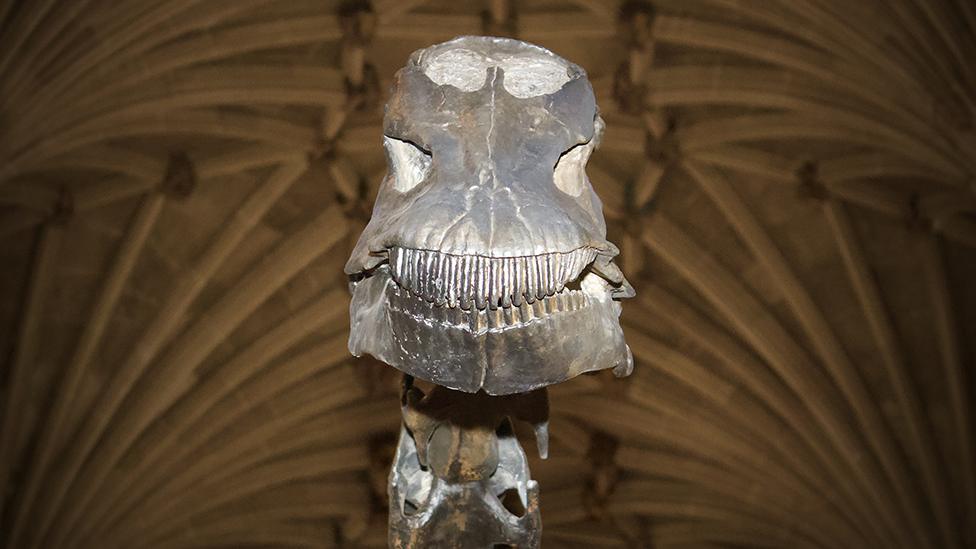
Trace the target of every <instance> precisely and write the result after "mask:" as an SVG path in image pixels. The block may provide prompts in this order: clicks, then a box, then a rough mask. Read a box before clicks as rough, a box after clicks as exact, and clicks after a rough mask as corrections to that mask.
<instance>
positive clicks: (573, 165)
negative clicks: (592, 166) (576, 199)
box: [552, 140, 593, 196]
mask: <svg viewBox="0 0 976 549" xmlns="http://www.w3.org/2000/svg"><path fill="white" fill-rule="evenodd" d="M592 152H593V141H592V140H590V141H587V142H586V143H580V144H579V145H576V146H574V147H572V148H571V149H569V150H568V151H566V152H564V153H563V154H562V156H560V157H559V160H558V161H557V162H556V166H555V168H554V169H553V174H552V179H553V182H554V183H555V184H556V187H559V190H561V191H562V192H564V193H566V194H568V195H569V196H579V195H580V194H582V193H583V189H584V188H586V187H587V186H588V185H589V184H590V181H589V179H587V177H586V162H587V161H588V160H589V159H590V153H592Z"/></svg>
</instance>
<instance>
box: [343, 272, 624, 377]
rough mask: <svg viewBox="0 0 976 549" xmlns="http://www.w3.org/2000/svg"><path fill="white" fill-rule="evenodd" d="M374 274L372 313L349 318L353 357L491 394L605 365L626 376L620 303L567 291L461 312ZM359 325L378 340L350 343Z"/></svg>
mask: <svg viewBox="0 0 976 549" xmlns="http://www.w3.org/2000/svg"><path fill="white" fill-rule="evenodd" d="M374 276H380V277H385V278H386V279H385V281H384V280H383V279H379V280H373V281H370V282H371V284H374V285H380V284H381V285H382V287H380V286H374V287H373V288H372V291H371V292H370V293H371V294H372V299H373V300H375V301H376V303H374V304H373V306H372V307H371V308H369V310H370V311H371V312H370V313H369V316H370V317H371V318H360V319H357V318H355V317H354V318H353V326H352V328H353V332H354V333H353V335H352V336H351V338H350V349H351V350H352V351H353V353H354V354H357V355H358V354H360V352H365V353H369V354H372V355H374V356H376V357H377V358H379V359H381V360H383V361H385V362H387V363H389V364H390V365H392V366H394V367H396V368H398V369H400V370H401V371H403V372H405V373H407V374H410V375H413V376H415V377H418V378H420V379H424V380H427V381H430V382H433V383H436V384H438V385H442V386H444V387H448V388H450V389H456V390H461V391H466V392H477V391H479V390H484V391H485V392H487V393H489V394H492V395H503V394H512V393H521V392H526V391H530V390H532V389H536V388H538V387H543V386H546V385H551V384H554V383H559V382H561V381H565V380H567V379H570V378H572V377H575V376H577V375H579V374H582V373H584V372H589V371H593V370H601V369H605V368H615V372H620V373H624V374H626V373H629V368H630V365H631V361H632V358H631V357H630V351H629V349H628V348H627V345H626V344H625V343H624V338H623V332H622V331H621V329H620V324H619V321H618V317H619V315H620V305H619V304H618V303H616V302H614V301H611V300H610V299H608V298H605V299H596V298H594V297H587V298H586V299H582V298H581V297H579V296H576V297H573V298H572V299H570V298H569V295H568V294H567V295H565V296H563V297H562V298H559V299H553V298H552V297H550V298H546V299H544V300H542V301H541V303H540V302H537V303H536V304H535V305H530V306H529V310H528V311H526V307H525V305H524V304H523V306H522V307H521V308H511V307H509V308H501V307H500V308H498V309H486V310H481V311H479V310H476V309H472V310H470V311H465V310H462V309H457V308H455V309H450V308H448V307H434V306H433V305H431V304H429V303H427V302H425V301H423V300H421V299H420V298H417V297H415V296H413V295H410V294H408V293H406V292H405V291H404V290H402V289H400V288H399V286H397V285H396V283H394V282H393V281H392V280H390V279H389V276H388V275H387V274H386V273H382V272H381V273H377V275H374ZM358 291H360V288H359V287H358V286H357V288H356V290H355V292H358ZM362 291H363V292H367V290H366V289H365V288H364V289H362ZM355 292H354V294H355ZM381 297H382V300H383V302H384V303H382V306H380V305H381V304H380V303H379V299H380V298H381ZM356 298H357V296H356V295H354V300H355V299H356ZM533 306H534V307H535V308H534V309H532V307H533ZM380 315H382V317H380ZM357 324H362V326H358V325H357ZM360 328H362V329H372V330H376V331H377V334H375V335H376V336H377V337H373V338H371V339H370V340H365V339H362V338H360V340H361V342H365V343H362V344H359V345H356V344H354V339H356V338H357V335H356V333H355V332H356V330H357V329H360ZM382 332H385V333H386V334H389V338H384V337H383V336H382ZM357 351H358V352H357Z"/></svg>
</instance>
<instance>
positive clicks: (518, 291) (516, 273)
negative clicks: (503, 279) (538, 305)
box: [511, 257, 525, 307]
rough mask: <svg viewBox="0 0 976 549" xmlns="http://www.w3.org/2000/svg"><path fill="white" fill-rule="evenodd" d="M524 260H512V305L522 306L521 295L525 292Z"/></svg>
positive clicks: (519, 258)
mask: <svg viewBox="0 0 976 549" xmlns="http://www.w3.org/2000/svg"><path fill="white" fill-rule="evenodd" d="M524 267H525V258H523V257H515V258H512V292H511V293H512V304H513V305H515V306H516V307H518V306H520V305H522V293H523V292H525V270H524Z"/></svg>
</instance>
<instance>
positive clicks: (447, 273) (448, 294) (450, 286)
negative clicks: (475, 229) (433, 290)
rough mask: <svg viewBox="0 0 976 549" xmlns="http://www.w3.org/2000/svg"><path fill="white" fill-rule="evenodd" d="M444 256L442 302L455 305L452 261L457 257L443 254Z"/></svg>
mask: <svg viewBox="0 0 976 549" xmlns="http://www.w3.org/2000/svg"><path fill="white" fill-rule="evenodd" d="M444 258H445V259H444V273H443V276H444V293H443V296H444V302H445V303H446V304H447V306H448V307H455V306H456V305H457V293H456V292H455V291H454V263H455V260H456V259H457V258H456V257H455V256H453V255H447V254H444Z"/></svg>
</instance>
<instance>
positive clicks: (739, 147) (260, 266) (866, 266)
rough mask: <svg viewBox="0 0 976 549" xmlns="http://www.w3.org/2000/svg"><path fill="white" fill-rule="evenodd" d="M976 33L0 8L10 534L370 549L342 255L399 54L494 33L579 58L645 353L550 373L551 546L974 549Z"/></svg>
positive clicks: (776, 2)
mask: <svg viewBox="0 0 976 549" xmlns="http://www.w3.org/2000/svg"><path fill="white" fill-rule="evenodd" d="M974 28H976V4H974V3H973V2H971V1H969V0H859V1H856V2H854V1H849V0H768V1H761V0H655V1H654V2H651V3H648V2H642V1H637V2H635V1H625V2H618V1H614V0H564V1H556V0H525V1H519V2H516V1H514V0H485V1H471V2H456V1H448V0H428V1H418V0H373V1H372V2H368V1H358V2H336V1H329V0H160V1H155V2H146V1H144V0H71V1H66V0H62V1H55V0H24V1H17V0H7V1H3V2H0V255H2V258H0V265H2V267H3V268H2V269H0V292H2V301H0V353H2V357H3V363H4V367H3V371H2V374H3V375H2V380H3V391H2V400H0V414H2V427H0V429H2V430H0V487H2V498H0V502H2V507H0V516H2V522H0V543H2V544H3V546H5V547H8V548H12V549H13V548H16V549H20V548H28V549H31V548H61V547H97V548H123V547H125V548H129V547H132V548H136V547H172V548H188V547H384V546H385V543H386V541H385V540H386V496H385V489H386V475H387V468H388V464H389V461H390V458H391V456H392V451H393V443H394V437H395V434H396V432H397V430H398V424H399V417H400V416H399V410H398V404H397V396H396V391H397V383H398V375H397V374H396V373H395V371H394V370H393V369H392V368H390V367H387V366H385V365H382V364H380V363H378V362H376V361H373V360H370V359H360V360H354V359H352V358H351V357H350V356H349V355H348V352H347V350H346V337H347V330H348V318H347V307H348V296H347V290H346V280H345V277H344V276H343V274H342V272H341V267H342V264H343V263H344V261H345V259H346V257H347V255H348V253H349V251H350V248H351V246H352V244H353V243H354V241H355V238H356V237H357V236H358V234H359V232H360V230H361V229H362V227H363V226H364V224H365V222H366V220H367V219H368V216H369V211H370V207H371V204H372V200H373V197H374V193H375V192H376V188H377V185H378V184H379V182H380V180H381V178H382V176H383V174H384V171H385V159H384V156H383V154H382V151H381V146H380V142H381V133H382V130H381V125H380V123H381V116H382V104H383V102H384V101H385V97H386V94H387V90H388V88H389V85H390V82H391V78H392V76H393V74H394V71H395V70H396V69H397V68H399V67H400V66H402V65H403V64H404V63H405V61H406V59H407V56H408V55H409V54H410V52H412V51H413V50H415V49H418V48H422V47H425V46H428V45H430V44H433V43H436V42H440V41H443V40H447V39H450V38H452V37H454V36H456V35H462V34H490V35H500V36H513V37H517V38H520V39H523V40H527V41H530V42H534V43H537V44H540V45H543V46H545V47H547V48H550V49H552V50H553V51H555V52H556V53H558V54H559V55H561V56H564V57H566V58H567V59H570V60H572V61H574V62H576V63H578V64H580V65H582V66H584V67H585V68H586V69H587V71H588V72H589V74H590V78H591V80H592V82H593V85H594V88H595V89H596V92H597V97H598V102H599V105H600V108H601V111H602V113H603V117H604V118H605V119H606V121H607V132H606V135H605V138H604V140H603V144H602V148H601V149H600V150H599V151H598V152H597V153H596V154H595V155H594V157H593V158H592V160H591V161H590V165H589V168H588V173H589V175H590V179H591V180H592V182H593V185H594V187H595V188H596V189H597V192H598V193H599V194H600V196H601V197H602V199H603V201H604V207H605V213H606V217H607V220H608V224H609V227H610V229H609V230H610V235H611V238H612V239H613V240H614V241H615V242H617V243H618V244H619V245H620V248H621V250H622V265H623V267H624V270H625V271H626V273H627V275H628V277H629V278H630V280H631V281H632V282H633V284H634V286H635V287H636V289H637V292H638V297H637V298H636V299H633V300H630V301H628V302H626V303H625V305H624V315H623V322H624V324H625V326H626V330H627V339H628V341H629V343H630V346H631V347H632V349H633V351H634V355H635V357H636V369H635V372H634V375H633V376H632V377H631V378H629V379H625V380H617V379H614V378H613V377H612V375H610V374H609V373H605V374H599V375H588V376H582V377H580V378H577V379H575V380H573V381H571V382H568V383H565V384H563V385H560V386H558V387H556V388H554V389H553V390H552V391H551V401H552V408H553V413H552V415H553V417H552V422H551V432H552V439H553V441H552V448H551V450H550V456H551V457H550V458H549V460H548V461H545V462H540V461H538V460H536V459H533V461H532V470H533V473H534V476H535V477H536V478H537V479H538V480H539V481H540V483H541V486H542V512H543V522H544V525H545V529H544V537H543V543H544V547H580V548H585V547H648V548H672V547H673V548H685V547H688V548H690V547H704V548H707V547H712V548H716V547H724V548H745V547H790V548H792V547H818V548H825V549H827V548H830V549H835V548H849V549H853V548H864V547H872V548H873V547H879V548H881V547H883V548H901V549H910V548H961V547H976V534H974V528H976V483H974V469H976V468H974V463H976V461H974V457H973V425H972V424H973V422H972V412H971V400H972V396H973V394H974V388H973V385H974V384H973V378H974V376H973V364H974V360H976V285H974V283H973V281H974V280H976V154H974V153H976V132H974V122H976V118H974V117H976V39H974V35H973V31H974ZM525 440H526V441H527V444H526V446H527V447H529V448H531V447H532V445H531V444H529V443H528V441H529V439H525ZM529 453H530V454H532V453H533V452H529Z"/></svg>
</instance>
